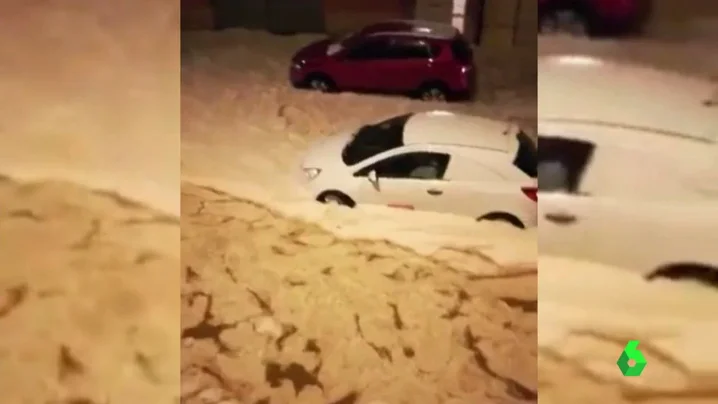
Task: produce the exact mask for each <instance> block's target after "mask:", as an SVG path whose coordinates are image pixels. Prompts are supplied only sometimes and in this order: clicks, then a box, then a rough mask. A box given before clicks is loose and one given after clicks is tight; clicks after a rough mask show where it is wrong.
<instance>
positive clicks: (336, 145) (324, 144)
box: [302, 132, 354, 169]
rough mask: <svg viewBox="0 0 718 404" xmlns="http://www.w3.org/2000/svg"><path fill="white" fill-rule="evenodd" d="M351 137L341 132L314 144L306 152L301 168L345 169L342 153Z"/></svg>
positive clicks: (348, 133)
mask: <svg viewBox="0 0 718 404" xmlns="http://www.w3.org/2000/svg"><path fill="white" fill-rule="evenodd" d="M353 136H354V135H353V134H352V133H350V132H342V133H340V134H337V135H333V136H329V137H326V138H324V139H321V140H319V141H317V142H315V143H314V144H312V145H311V146H310V147H309V150H307V153H306V155H305V157H304V160H303V161H302V168H320V169H326V168H329V167H338V166H339V167H346V164H344V162H343V161H342V151H343V150H344V147H345V146H346V145H347V143H349V141H350V140H351V139H352V137H353Z"/></svg>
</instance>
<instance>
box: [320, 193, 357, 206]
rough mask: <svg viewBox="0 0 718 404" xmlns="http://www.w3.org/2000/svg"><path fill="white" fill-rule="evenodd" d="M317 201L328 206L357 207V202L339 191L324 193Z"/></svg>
mask: <svg viewBox="0 0 718 404" xmlns="http://www.w3.org/2000/svg"><path fill="white" fill-rule="evenodd" d="M317 201H319V202H321V203H326V204H333V205H341V206H348V207H350V208H353V207H354V206H356V202H354V200H353V199H352V198H350V197H349V196H347V195H346V194H345V193H343V192H339V191H324V192H322V193H321V194H319V196H317Z"/></svg>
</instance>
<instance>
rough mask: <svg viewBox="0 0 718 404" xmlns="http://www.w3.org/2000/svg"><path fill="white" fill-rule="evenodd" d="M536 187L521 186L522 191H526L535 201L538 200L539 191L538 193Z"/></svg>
mask: <svg viewBox="0 0 718 404" xmlns="http://www.w3.org/2000/svg"><path fill="white" fill-rule="evenodd" d="M537 191H538V190H537V189H536V187H523V188H521V192H523V193H524V195H526V196H527V197H528V198H529V199H531V200H532V201H534V202H538V193H537Z"/></svg>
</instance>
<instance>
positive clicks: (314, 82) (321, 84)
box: [307, 74, 335, 93]
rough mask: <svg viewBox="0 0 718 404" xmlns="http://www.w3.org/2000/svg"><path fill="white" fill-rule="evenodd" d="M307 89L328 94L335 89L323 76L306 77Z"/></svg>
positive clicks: (332, 83)
mask: <svg viewBox="0 0 718 404" xmlns="http://www.w3.org/2000/svg"><path fill="white" fill-rule="evenodd" d="M307 87H308V88H309V89H312V90H315V91H320V92H322V93H329V92H332V91H334V89H335V87H334V82H332V80H331V79H330V78H329V77H327V76H325V75H323V74H313V75H310V76H309V77H307Z"/></svg>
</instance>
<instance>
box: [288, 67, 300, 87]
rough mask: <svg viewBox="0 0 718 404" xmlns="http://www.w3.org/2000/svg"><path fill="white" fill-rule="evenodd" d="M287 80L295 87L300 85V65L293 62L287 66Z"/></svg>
mask: <svg viewBox="0 0 718 404" xmlns="http://www.w3.org/2000/svg"><path fill="white" fill-rule="evenodd" d="M289 82H290V83H292V85H293V86H296V87H298V86H300V85H301V84H302V83H303V82H304V72H303V71H302V68H301V66H299V65H297V64H294V63H293V64H292V65H291V66H289Z"/></svg>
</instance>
